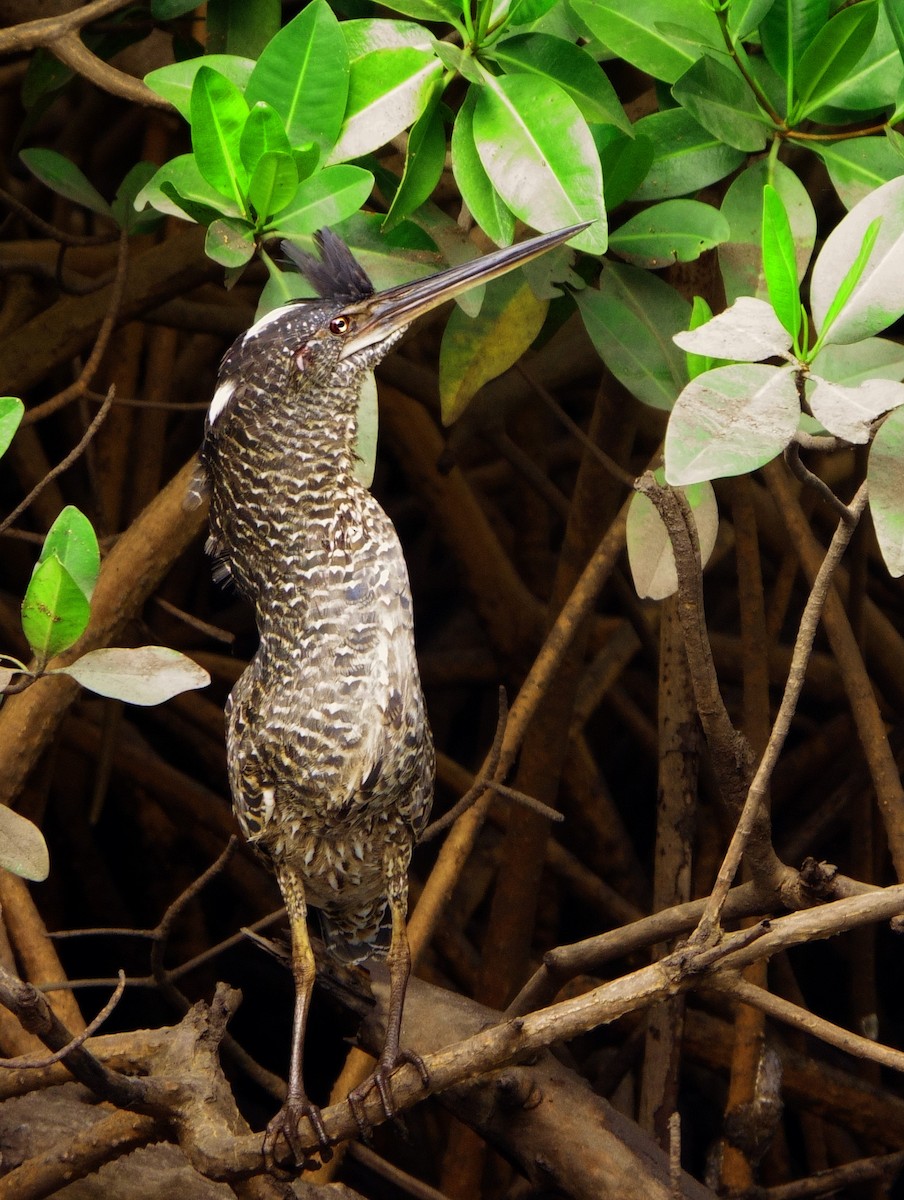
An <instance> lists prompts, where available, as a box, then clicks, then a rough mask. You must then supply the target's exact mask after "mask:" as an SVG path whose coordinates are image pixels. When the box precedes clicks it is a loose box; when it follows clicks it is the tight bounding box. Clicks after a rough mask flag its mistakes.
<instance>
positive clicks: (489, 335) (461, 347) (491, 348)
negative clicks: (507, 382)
mask: <svg viewBox="0 0 904 1200" xmlns="http://www.w3.org/2000/svg"><path fill="white" fill-rule="evenodd" d="M548 308H549V301H548V300H538V299H537V297H536V296H535V295H534V293H533V290H532V289H531V286H530V284H529V283H528V282H527V280H526V279H525V278H524V275H523V274H522V272H521V271H513V272H512V273H511V274H509V275H506V276H504V277H503V278H501V279H494V280H493V281H492V282H491V283H488V284H486V295H485V297H484V301H483V304H482V305H481V308H480V313H479V315H478V316H477V317H476V318H474V319H473V320H472V319H471V318H470V317H466V316H465V314H464V313H463V312H462V311H461V309H460V308H455V309H453V311H452V313H451V315H450V317H449V320H448V322H447V324H446V329H445V332H444V334H443V341H442V346H441V347H440V355H439V394H440V406H441V410H442V417H443V422H444V424H446V425H450V424H451V423H452V422H453V421H456V420H457V419H458V418H459V417H460V416H461V414H462V413H463V412H464V410H465V409H466V408H467V406H468V404H469V403H470V402H471V400H472V399H473V397H474V395H475V394H476V393H477V392H478V391H479V390H480V388H482V387H483V385H484V384H485V383H488V382H489V381H490V380H491V379H495V378H496V377H497V375H501V374H502V373H503V371H507V370H508V369H509V367H511V366H513V365H514V364H515V363H516V362H517V361H518V359H519V358H521V356H522V355H523V354H524V352H525V351H526V350H527V349H528V348H529V347H530V345H531V343H532V342H533V340H534V338H536V336H537V334H538V333H539V332H540V330H541V328H542V327H543V322H544V320H545V318H546V311H547V309H548Z"/></svg>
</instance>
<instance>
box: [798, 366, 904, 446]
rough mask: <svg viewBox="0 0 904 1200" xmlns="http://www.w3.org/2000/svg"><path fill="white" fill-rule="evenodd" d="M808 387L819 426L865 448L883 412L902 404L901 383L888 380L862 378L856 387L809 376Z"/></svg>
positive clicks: (902, 392)
mask: <svg viewBox="0 0 904 1200" xmlns="http://www.w3.org/2000/svg"><path fill="white" fill-rule="evenodd" d="M810 381H811V382H812V383H813V384H814V386H813V388H812V390H811V389H810V388H809V387H808V388H807V401H808V403H809V405H810V410H811V412H812V413H813V416H814V417H815V418H816V420H817V421H819V422H820V424H821V425H822V427H823V428H824V429H826V430H827V431H828V432H829V433H832V434H834V435H835V437H840V438H843V439H844V440H845V441H846V442H854V443H857V444H860V445H865V443H866V442H868V441H869V439H870V435H871V433H872V425H873V422H874V421H875V420H877V419H878V418H879V417H881V416H882V414H883V413H887V412H890V411H891V410H892V409H893V408H898V407H899V406H900V405H901V404H904V383H897V382H896V381H894V380H891V379H865V380H864V381H863V382H862V383H860V384H858V385H857V386H856V387H846V386H845V385H844V384H840V383H831V382H829V380H827V379H820V378H819V377H818V376H817V375H811V376H810Z"/></svg>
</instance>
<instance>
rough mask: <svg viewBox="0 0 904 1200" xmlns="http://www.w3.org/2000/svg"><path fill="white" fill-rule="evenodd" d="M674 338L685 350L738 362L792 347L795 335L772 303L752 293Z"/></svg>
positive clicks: (753, 359)
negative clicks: (790, 331)
mask: <svg viewBox="0 0 904 1200" xmlns="http://www.w3.org/2000/svg"><path fill="white" fill-rule="evenodd" d="M674 340H675V344H676V345H678V346H680V347H681V349H682V350H689V351H691V352H692V353H694V354H706V355H708V356H709V357H710V358H728V359H733V360H734V361H735V362H759V360H760V359H763V358H773V357H774V356H776V355H784V354H787V353H788V351H789V350H790V349H791V335H790V334H789V333H788V331H787V329H785V328H784V326H783V325H782V323H781V322H780V321H779V319H778V317H777V316H776V315H775V312H774V311H773V309H772V306H771V305H770V304H767V303H766V301H765V300H755V299H754V298H753V297H752V296H740V297H739V298H738V299H737V300H735V302H734V304H732V306H731V307H730V308H727V309H726V310H725V311H724V312H721V313H719V315H718V316H716V317H713V319H712V320H711V321H707V322H706V324H705V325H700V326H699V327H698V328H697V329H692V330H688V331H686V332H683V333H677V334H676V335H675V339H674Z"/></svg>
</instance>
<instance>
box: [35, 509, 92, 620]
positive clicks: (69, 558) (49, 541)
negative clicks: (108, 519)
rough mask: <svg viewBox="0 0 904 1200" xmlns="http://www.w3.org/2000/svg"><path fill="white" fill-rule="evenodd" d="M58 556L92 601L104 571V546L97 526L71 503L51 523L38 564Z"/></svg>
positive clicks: (87, 597)
mask: <svg viewBox="0 0 904 1200" xmlns="http://www.w3.org/2000/svg"><path fill="white" fill-rule="evenodd" d="M53 555H55V556H56V557H57V558H58V559H59V561H60V563H61V564H62V565H63V566H64V567H65V568H66V570H67V571H68V572H69V574H70V576H71V577H72V579H73V580H74V581H75V582H76V583H77V584H78V586H79V587H80V588H81V590H82V591H83V592H84V593H85V599H86V600H90V599H91V596H92V594H93V592H94V585H95V584H96V583H97V576H98V573H99V572H100V549H99V548H98V545H97V535H96V534H95V532H94V527H93V525H92V524H91V522H90V521H89V520H88V518H87V517H86V516H85V515H84V513H82V512H79V510H78V509H77V508H74V507H73V506H72V505H71V504H67V506H66V507H65V508H64V509H63V510H62V512H61V513H60V515H59V516H58V517H57V519H56V520H55V521H54V523H53V524H52V525H51V526H50V529H49V530H48V531H47V536H46V537H45V539H44V545H43V547H42V548H41V556H40V558H39V559H38V563H42V562H45V561H46V560H47V559H48V558H50V557H51V556H53Z"/></svg>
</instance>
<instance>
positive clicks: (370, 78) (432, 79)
mask: <svg viewBox="0 0 904 1200" xmlns="http://www.w3.org/2000/svg"><path fill="white" fill-rule="evenodd" d="M441 73H442V66H441V64H440V61H439V59H438V58H437V57H436V55H435V54H433V53H432V51H431V52H428V51H425V50H415V49H412V48H411V47H407V46H405V47H399V48H393V49H388V50H373V51H371V52H370V53H369V54H365V55H364V56H363V57H362V58H357V59H355V60H354V61H353V62H352V65H351V78H350V80H349V90H348V103H347V105H346V109H345V119H344V121H343V123H342V128H341V130H340V132H339V138H338V141H337V142H336V145H335V146H334V147H333V150H332V152H331V154H330V155H329V158H328V159H327V161H328V162H329V163H337V162H343V161H344V160H346V159H349V158H359V157H360V156H361V155H362V154H369V153H370V152H371V151H372V150H376V149H378V148H379V147H380V146H383V145H385V144H386V142H388V141H391V140H392V138H394V137H395V136H396V134H399V133H401V132H402V130H404V129H407V128H408V127H409V126H410V125H413V124H414V122H415V121H416V120H417V118H418V117H419V116H420V115H421V113H422V112H423V110H424V108H425V106H426V104H427V101H428V99H429V97H430V95H431V94H432V92H433V88H434V86H435V85H436V83H437V80H438V79H439V77H440V75H441Z"/></svg>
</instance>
